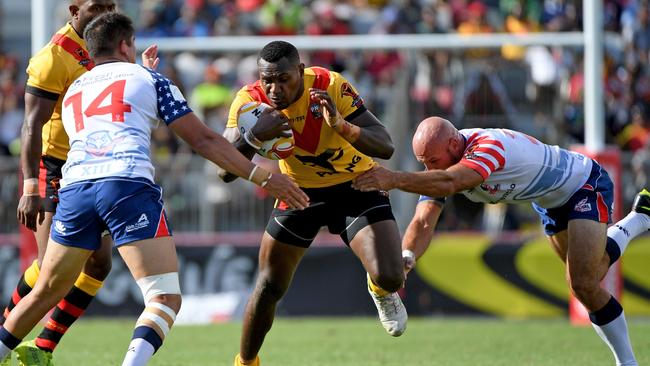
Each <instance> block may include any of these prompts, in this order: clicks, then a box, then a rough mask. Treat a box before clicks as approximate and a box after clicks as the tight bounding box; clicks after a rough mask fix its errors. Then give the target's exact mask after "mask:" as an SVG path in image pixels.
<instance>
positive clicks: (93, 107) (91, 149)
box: [61, 62, 192, 187]
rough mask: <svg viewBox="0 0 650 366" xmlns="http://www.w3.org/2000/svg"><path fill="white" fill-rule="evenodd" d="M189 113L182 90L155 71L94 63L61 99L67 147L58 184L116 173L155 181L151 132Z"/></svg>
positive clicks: (120, 63)
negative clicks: (151, 154)
mask: <svg viewBox="0 0 650 366" xmlns="http://www.w3.org/2000/svg"><path fill="white" fill-rule="evenodd" d="M191 111H192V110H191V109H190V108H189V107H188V105H187V102H186V101H185V98H184V97H183V95H182V93H181V92H180V90H178V88H177V87H176V86H175V85H174V84H173V83H172V82H171V81H169V80H168V79H167V78H165V77H164V76H162V75H161V74H159V73H157V72H155V71H153V70H150V69H147V68H144V67H142V66H139V65H136V64H132V63H127V62H111V63H105V64H99V65H97V66H95V67H94V68H93V69H92V70H91V71H88V72H87V73H85V74H83V75H82V76H80V77H79V78H78V79H77V80H75V81H74V82H73V83H72V85H71V86H70V88H69V89H68V91H67V93H66V95H65V97H64V99H63V114H62V116H63V126H64V128H65V131H66V133H67V134H68V136H69V138H70V151H69V152H68V159H67V162H66V164H65V165H64V166H63V169H62V173H63V179H62V180H61V186H62V187H64V186H66V185H69V184H71V183H74V182H79V181H86V180H96V179H105V178H116V177H119V178H145V179H148V180H150V181H152V182H153V176H154V168H153V165H152V163H151V159H150V157H149V155H150V145H151V130H152V129H153V128H154V127H156V126H157V124H158V123H159V121H163V122H165V123H166V124H168V125H169V124H170V123H172V122H174V121H175V120H177V119H178V118H180V117H182V116H184V115H186V114H188V113H190V112H191Z"/></svg>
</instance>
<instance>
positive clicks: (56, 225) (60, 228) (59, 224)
mask: <svg viewBox="0 0 650 366" xmlns="http://www.w3.org/2000/svg"><path fill="white" fill-rule="evenodd" d="M54 230H56V232H57V233H59V234H62V235H63V234H65V225H63V223H62V222H61V221H59V220H56V221H55V222H54Z"/></svg>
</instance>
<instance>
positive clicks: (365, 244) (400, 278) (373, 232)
mask: <svg viewBox="0 0 650 366" xmlns="http://www.w3.org/2000/svg"><path fill="white" fill-rule="evenodd" d="M400 245H401V244H400V237H399V230H398V228H397V224H396V223H395V221H393V220H385V221H380V222H376V223H374V224H372V225H368V226H366V227H364V228H363V229H361V230H359V232H358V233H357V235H355V237H354V238H353V239H352V240H351V241H350V248H351V249H352V251H353V252H354V254H356V256H357V257H358V258H359V260H361V264H363V268H364V269H365V270H366V272H368V275H369V276H370V279H371V280H372V282H373V283H374V284H375V285H377V286H379V287H381V288H382V289H384V290H385V291H387V292H395V291H397V290H399V289H400V287H402V284H403V283H404V271H403V269H402V255H401V246H400Z"/></svg>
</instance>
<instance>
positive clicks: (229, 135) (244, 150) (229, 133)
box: [217, 127, 255, 183]
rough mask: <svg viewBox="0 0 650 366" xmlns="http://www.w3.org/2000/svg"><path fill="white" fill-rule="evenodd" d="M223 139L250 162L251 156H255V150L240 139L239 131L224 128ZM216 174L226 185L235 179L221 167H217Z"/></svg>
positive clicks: (235, 177) (233, 175) (235, 176)
mask: <svg viewBox="0 0 650 366" xmlns="http://www.w3.org/2000/svg"><path fill="white" fill-rule="evenodd" d="M223 137H224V138H225V139H226V140H227V141H228V142H230V143H232V145H233V146H234V147H235V149H237V150H238V151H239V152H240V153H241V154H242V155H244V156H245V157H246V159H248V160H251V159H252V158H253V156H254V155H255V150H254V149H253V148H252V147H251V146H250V145H249V144H247V143H246V141H244V139H243V138H241V135H240V134H239V131H237V129H236V128H234V127H232V128H226V129H225V130H224V131H223ZM218 169H219V170H218V171H217V174H218V175H219V178H221V180H223V181H224V182H226V183H230V182H232V181H234V180H235V179H237V175H235V174H233V173H231V172H229V171H227V170H226V169H224V168H222V167H220V166H219V167H218Z"/></svg>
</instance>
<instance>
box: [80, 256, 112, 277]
mask: <svg viewBox="0 0 650 366" xmlns="http://www.w3.org/2000/svg"><path fill="white" fill-rule="evenodd" d="M112 268H113V261H112V260H111V257H110V256H92V257H90V258H88V261H87V262H86V265H85V266H84V273H85V274H87V275H88V276H90V277H92V278H94V279H96V280H98V281H104V280H105V279H106V277H108V274H109V273H111V269H112Z"/></svg>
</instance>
